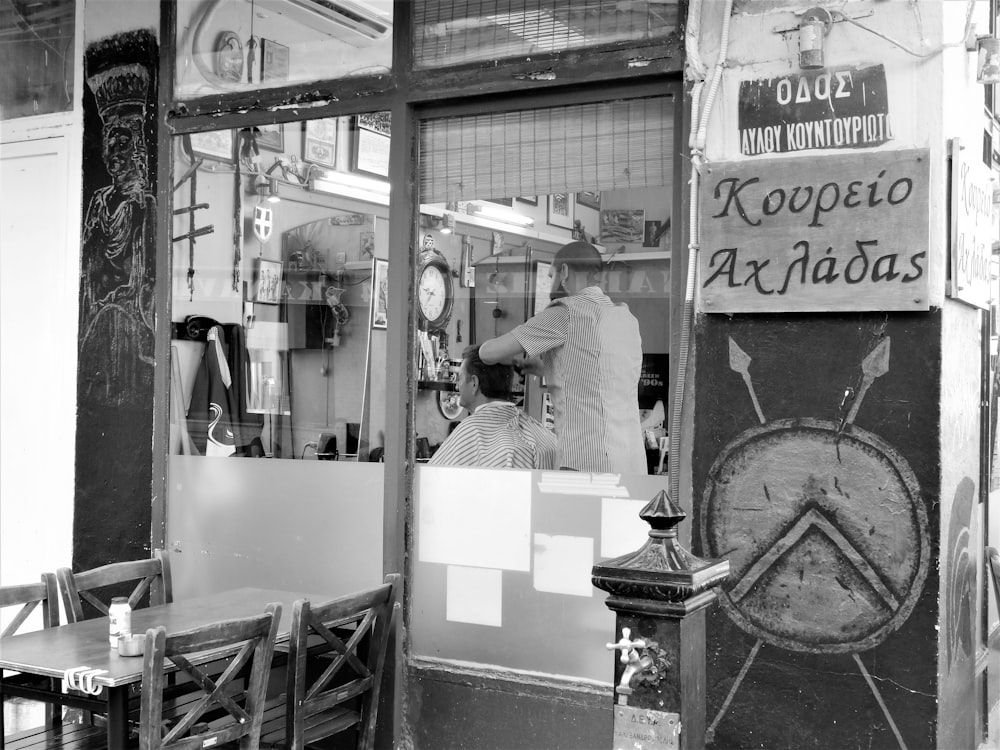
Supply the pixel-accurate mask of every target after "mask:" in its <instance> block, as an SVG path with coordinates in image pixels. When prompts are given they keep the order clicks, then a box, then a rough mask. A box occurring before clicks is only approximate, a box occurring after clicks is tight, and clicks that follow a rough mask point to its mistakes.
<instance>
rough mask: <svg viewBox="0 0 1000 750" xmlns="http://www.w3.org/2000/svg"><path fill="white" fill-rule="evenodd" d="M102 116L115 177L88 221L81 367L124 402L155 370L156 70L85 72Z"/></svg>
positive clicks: (92, 391) (94, 392) (105, 155)
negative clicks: (152, 154)
mask: <svg viewBox="0 0 1000 750" xmlns="http://www.w3.org/2000/svg"><path fill="white" fill-rule="evenodd" d="M87 83H88V85H89V87H90V89H91V91H92V92H93V94H94V98H95V100H96V102H97V107H98V112H99V114H100V118H101V123H102V148H101V156H102V159H103V162H104V167H105V169H106V170H107V173H108V175H109V176H110V178H111V184H109V185H105V186H103V187H99V188H97V189H96V190H95V191H94V192H93V193H92V195H91V196H90V199H89V201H88V203H87V208H86V213H85V216H84V223H83V237H82V240H83V259H82V272H83V273H82V276H83V278H82V284H81V287H82V295H81V296H82V299H81V331H82V336H81V343H80V367H81V373H83V376H84V378H86V383H87V385H86V391H85V392H86V394H87V395H89V396H90V397H92V398H97V399H99V400H101V401H104V402H107V403H111V404H121V403H124V402H126V401H129V400H131V399H134V398H136V397H140V398H141V395H142V394H146V393H149V392H150V390H151V387H152V373H153V367H152V365H153V310H152V307H153V268H152V265H153V263H152V258H153V248H154V240H155V238H154V234H153V233H154V230H155V212H156V198H155V196H154V195H153V193H152V192H151V191H150V190H149V161H148V147H147V143H146V135H145V125H146V116H147V101H148V97H149V92H150V75H149V71H148V70H147V68H146V67H145V66H143V65H141V64H138V63H133V64H123V65H117V66H115V67H111V68H108V69H106V70H102V71H100V72H98V73H95V74H94V75H90V76H88V78H87Z"/></svg>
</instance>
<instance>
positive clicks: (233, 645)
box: [139, 604, 281, 750]
mask: <svg viewBox="0 0 1000 750" xmlns="http://www.w3.org/2000/svg"><path fill="white" fill-rule="evenodd" d="M280 619H281V605H280V604H269V605H268V606H267V608H266V611H265V613H264V614H261V615H257V616H255V617H247V618H243V619H238V620H226V621H223V622H218V623H214V624H212V625H207V626H204V627H201V628H196V629H193V630H189V631H186V632H183V633H176V634H174V635H170V636H168V635H167V634H166V631H165V630H164V628H162V627H158V628H151V629H149V630H147V631H146V644H145V650H144V653H143V669H142V705H141V708H140V713H139V747H140V749H141V750H160V748H173V747H177V748H205V747H217V746H221V745H223V744H224V743H235V742H238V743H239V747H240V748H241V750H256V748H257V747H258V746H259V743H260V733H261V727H262V722H263V716H264V702H265V699H266V691H267V681H268V675H269V673H270V670H271V658H272V656H273V655H274V638H275V635H276V634H277V631H278V621H279V620H280ZM167 659H169V660H170V662H171V663H172V664H173V665H174V666H175V667H177V669H178V670H179V672H180V673H181V674H182V675H184V676H185V677H186V678H189V679H190V680H191V682H192V683H193V684H194V685H197V686H198V688H199V689H200V691H201V692H200V698H199V700H197V701H191V700H186V702H185V706H184V710H183V711H181V712H177V711H174V710H168V708H169V709H172V708H173V707H170V706H168V704H169V701H168V700H164V689H165V687H166V686H167V682H168V681H167V675H166V673H165V672H164V664H165V663H166V660H167ZM220 659H222V660H224V661H225V662H226V665H225V669H224V670H223V671H222V673H221V674H219V675H215V674H214V672H213V673H212V674H209V673H208V672H206V669H205V668H206V666H207V665H206V662H209V661H210V662H211V663H212V664H213V665H218V664H219V660H220ZM247 665H250V678H249V680H245V679H244V674H243V673H244V671H245V668H246V667H247Z"/></svg>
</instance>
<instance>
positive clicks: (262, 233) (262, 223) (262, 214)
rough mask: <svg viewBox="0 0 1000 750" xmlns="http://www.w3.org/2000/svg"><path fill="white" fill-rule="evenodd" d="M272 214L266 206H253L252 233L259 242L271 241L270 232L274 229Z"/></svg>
mask: <svg viewBox="0 0 1000 750" xmlns="http://www.w3.org/2000/svg"><path fill="white" fill-rule="evenodd" d="M273 218H274V217H273V214H272V212H271V209H270V208H268V207H267V206H254V209H253V233H254V236H255V237H256V238H257V239H258V240H260V241H261V242H267V241H268V240H269V239H271V230H272V229H274V221H273Z"/></svg>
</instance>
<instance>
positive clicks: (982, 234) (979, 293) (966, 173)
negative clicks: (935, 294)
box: [948, 138, 996, 310]
mask: <svg viewBox="0 0 1000 750" xmlns="http://www.w3.org/2000/svg"><path fill="white" fill-rule="evenodd" d="M993 181H994V178H993V170H991V169H990V168H989V167H987V166H986V165H985V164H983V160H982V158H980V155H979V154H978V153H974V152H973V151H972V149H969V148H963V147H962V145H961V143H960V142H959V139H958V138H954V139H952V142H951V247H950V249H949V254H948V258H949V266H950V268H951V284H949V294H950V296H951V297H952V298H954V299H958V300H961V301H962V302H967V303H968V304H970V305H973V306H974V307H978V308H981V309H983V310H989V309H990V291H991V290H990V259H991V257H992V255H993V228H994V227H995V226H996V221H995V219H996V205H995V204H994V203H993Z"/></svg>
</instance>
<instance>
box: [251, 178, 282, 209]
mask: <svg viewBox="0 0 1000 750" xmlns="http://www.w3.org/2000/svg"><path fill="white" fill-rule="evenodd" d="M253 187H254V192H255V193H257V196H258V197H259V198H262V199H264V200H266V201H267V202H268V203H278V202H280V201H281V196H280V195H278V178H277V177H265V176H264V175H257V179H255V180H254V181H253Z"/></svg>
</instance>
